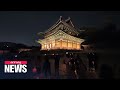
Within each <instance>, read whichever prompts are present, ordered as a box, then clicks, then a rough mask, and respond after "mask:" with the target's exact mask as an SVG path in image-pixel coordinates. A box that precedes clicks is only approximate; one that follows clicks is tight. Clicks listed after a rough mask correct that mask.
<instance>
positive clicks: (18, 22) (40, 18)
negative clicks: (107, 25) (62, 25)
mask: <svg viewBox="0 0 120 90" xmlns="http://www.w3.org/2000/svg"><path fill="white" fill-rule="evenodd" d="M60 16H63V18H64V19H67V17H71V19H72V21H73V24H74V25H75V26H76V27H77V28H80V27H82V26H91V27H97V28H99V27H102V26H103V24H104V22H106V20H108V19H110V20H112V22H113V23H114V24H116V25H117V27H118V28H120V11H0V42H15V43H23V44H26V45H30V46H32V45H39V44H37V43H36V42H35V40H38V38H39V36H38V35H37V33H38V32H42V31H46V30H47V29H48V28H50V27H51V26H52V25H53V24H55V23H56V21H57V20H58V19H59V17H60Z"/></svg>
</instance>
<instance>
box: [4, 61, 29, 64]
mask: <svg viewBox="0 0 120 90" xmlns="http://www.w3.org/2000/svg"><path fill="white" fill-rule="evenodd" d="M4 63H5V64H27V61H5V62H4Z"/></svg>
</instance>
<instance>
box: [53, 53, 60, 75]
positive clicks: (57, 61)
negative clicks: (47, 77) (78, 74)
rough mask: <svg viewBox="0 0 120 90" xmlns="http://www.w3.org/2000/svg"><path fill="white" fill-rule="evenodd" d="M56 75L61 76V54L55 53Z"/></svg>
mask: <svg viewBox="0 0 120 90" xmlns="http://www.w3.org/2000/svg"><path fill="white" fill-rule="evenodd" d="M54 59H55V63H54V65H55V76H59V61H60V55H55V57H54Z"/></svg>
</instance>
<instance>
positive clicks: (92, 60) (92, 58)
mask: <svg viewBox="0 0 120 90" xmlns="http://www.w3.org/2000/svg"><path fill="white" fill-rule="evenodd" d="M87 57H88V60H89V71H94V70H96V68H97V56H96V54H95V53H88V55H87Z"/></svg>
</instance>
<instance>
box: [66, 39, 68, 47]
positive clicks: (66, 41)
mask: <svg viewBox="0 0 120 90" xmlns="http://www.w3.org/2000/svg"><path fill="white" fill-rule="evenodd" d="M66 42H67V47H66V49H68V40H67V41H66Z"/></svg>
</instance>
